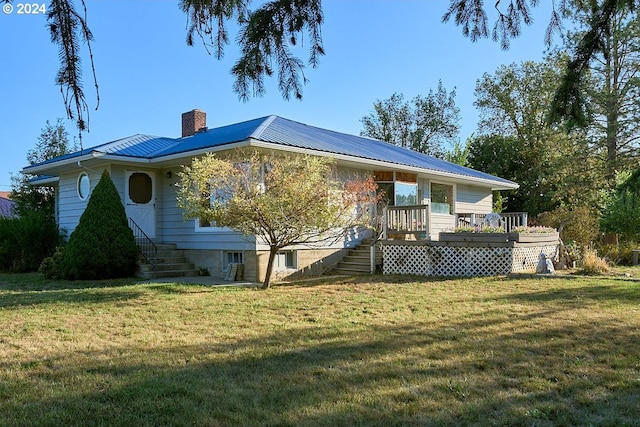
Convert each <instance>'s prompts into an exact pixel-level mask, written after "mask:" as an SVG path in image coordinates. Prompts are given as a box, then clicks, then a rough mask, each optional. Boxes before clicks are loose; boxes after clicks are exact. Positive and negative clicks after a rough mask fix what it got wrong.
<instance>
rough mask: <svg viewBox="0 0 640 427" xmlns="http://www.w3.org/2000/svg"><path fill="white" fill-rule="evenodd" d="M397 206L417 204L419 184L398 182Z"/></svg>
mask: <svg viewBox="0 0 640 427" xmlns="http://www.w3.org/2000/svg"><path fill="white" fill-rule="evenodd" d="M395 190H396V191H395V193H396V206H411V205H415V204H417V200H418V199H417V194H418V184H408V183H404V182H396V189H395Z"/></svg>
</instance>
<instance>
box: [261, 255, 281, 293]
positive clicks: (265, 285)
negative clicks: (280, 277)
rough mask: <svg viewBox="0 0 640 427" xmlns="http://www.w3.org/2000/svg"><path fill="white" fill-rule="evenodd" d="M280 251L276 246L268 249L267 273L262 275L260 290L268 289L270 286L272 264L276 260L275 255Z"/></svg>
mask: <svg viewBox="0 0 640 427" xmlns="http://www.w3.org/2000/svg"><path fill="white" fill-rule="evenodd" d="M278 250H280V248H279V247H277V246H271V247H269V261H268V262H267V271H266V273H265V275H264V282H262V289H269V286H270V285H271V273H272V272H273V262H274V261H275V259H276V254H277V253H278Z"/></svg>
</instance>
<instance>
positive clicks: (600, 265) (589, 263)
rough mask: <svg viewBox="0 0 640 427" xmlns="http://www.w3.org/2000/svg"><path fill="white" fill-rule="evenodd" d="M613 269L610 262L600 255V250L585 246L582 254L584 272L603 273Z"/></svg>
mask: <svg viewBox="0 0 640 427" xmlns="http://www.w3.org/2000/svg"><path fill="white" fill-rule="evenodd" d="M609 271H611V268H610V267H609V264H608V263H607V261H605V260H604V259H602V258H600V257H599V256H598V251H596V250H595V249H593V248H585V250H584V253H583V255H582V271H581V272H582V273H583V274H603V273H608V272H609Z"/></svg>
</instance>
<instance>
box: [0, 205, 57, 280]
mask: <svg viewBox="0 0 640 427" xmlns="http://www.w3.org/2000/svg"><path fill="white" fill-rule="evenodd" d="M62 241H63V235H62V234H61V233H60V231H59V230H58V226H57V225H56V223H55V220H54V219H53V218H51V216H50V215H48V214H47V213H46V212H44V211H29V212H23V214H22V216H20V217H18V218H0V270H4V271H10V272H16V273H22V272H27V271H37V270H38V267H39V266H40V264H41V263H42V260H44V259H45V258H46V257H48V256H50V255H51V254H52V253H53V251H54V250H55V248H56V246H58V245H59V244H60V243H61V242H62Z"/></svg>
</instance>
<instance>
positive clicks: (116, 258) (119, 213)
mask: <svg viewBox="0 0 640 427" xmlns="http://www.w3.org/2000/svg"><path fill="white" fill-rule="evenodd" d="M137 259H138V247H137V246H136V242H135V238H134V237H133V232H132V231H131V229H130V228H129V225H128V223H127V215H126V213H125V210H124V206H123V205H122V201H121V200H120V195H119V194H118V190H117V189H116V187H115V185H113V182H112V181H111V177H110V176H109V173H108V172H107V171H106V170H105V171H104V172H103V173H102V177H101V178H100V182H98V185H96V187H95V188H94V189H93V192H92V193H91V198H90V199H89V203H88V204H87V207H86V209H85V211H84V213H83V214H82V216H81V217H80V222H79V223H78V226H77V227H76V229H75V230H74V231H73V233H71V236H70V237H69V242H68V244H67V247H66V249H65V251H64V256H63V258H62V265H61V277H62V278H65V279H70V280H74V279H110V278H116V277H129V276H132V275H133V274H134V273H135V269H136V262H137Z"/></svg>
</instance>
